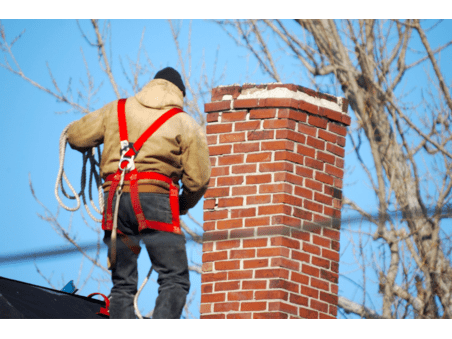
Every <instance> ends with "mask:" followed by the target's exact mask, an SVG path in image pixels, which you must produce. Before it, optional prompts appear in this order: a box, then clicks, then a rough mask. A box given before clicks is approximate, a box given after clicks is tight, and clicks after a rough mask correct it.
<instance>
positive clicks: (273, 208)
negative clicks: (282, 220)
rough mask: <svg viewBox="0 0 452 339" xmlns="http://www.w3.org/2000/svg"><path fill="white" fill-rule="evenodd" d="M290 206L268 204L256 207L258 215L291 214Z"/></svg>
mask: <svg viewBox="0 0 452 339" xmlns="http://www.w3.org/2000/svg"><path fill="white" fill-rule="evenodd" d="M291 210H292V209H291V207H290V206H287V205H281V204H280V205H276V204H275V205H269V206H259V207H258V209H257V214H258V215H268V214H287V215H291V214H290V212H291Z"/></svg>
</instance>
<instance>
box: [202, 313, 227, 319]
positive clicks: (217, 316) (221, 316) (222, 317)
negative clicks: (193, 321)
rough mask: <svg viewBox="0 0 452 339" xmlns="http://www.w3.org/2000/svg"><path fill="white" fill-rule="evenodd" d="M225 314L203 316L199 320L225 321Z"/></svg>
mask: <svg viewBox="0 0 452 339" xmlns="http://www.w3.org/2000/svg"><path fill="white" fill-rule="evenodd" d="M225 318H226V316H225V314H206V315H204V314H201V316H200V317H199V319H225Z"/></svg>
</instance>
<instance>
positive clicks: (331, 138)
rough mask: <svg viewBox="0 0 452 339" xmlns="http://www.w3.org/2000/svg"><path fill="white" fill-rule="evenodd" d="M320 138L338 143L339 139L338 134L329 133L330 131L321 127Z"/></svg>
mask: <svg viewBox="0 0 452 339" xmlns="http://www.w3.org/2000/svg"><path fill="white" fill-rule="evenodd" d="M319 138H320V139H323V140H326V141H329V142H333V143H336V141H337V135H336V134H333V133H329V132H326V131H324V130H321V129H320V130H319Z"/></svg>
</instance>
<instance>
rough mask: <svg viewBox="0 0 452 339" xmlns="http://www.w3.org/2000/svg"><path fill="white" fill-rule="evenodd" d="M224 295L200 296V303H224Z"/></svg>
mask: <svg viewBox="0 0 452 339" xmlns="http://www.w3.org/2000/svg"><path fill="white" fill-rule="evenodd" d="M225 297H226V294H225V293H212V294H202V295H201V303H214V302H221V301H225Z"/></svg>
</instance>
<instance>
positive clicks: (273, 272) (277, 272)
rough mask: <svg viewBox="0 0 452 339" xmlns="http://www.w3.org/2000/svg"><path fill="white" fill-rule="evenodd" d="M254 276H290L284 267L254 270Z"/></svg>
mask: <svg viewBox="0 0 452 339" xmlns="http://www.w3.org/2000/svg"><path fill="white" fill-rule="evenodd" d="M254 278H266V279H268V278H283V279H288V278H289V271H288V270H285V269H282V268H277V269H275V268H272V269H262V270H256V271H255V272H254Z"/></svg>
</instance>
